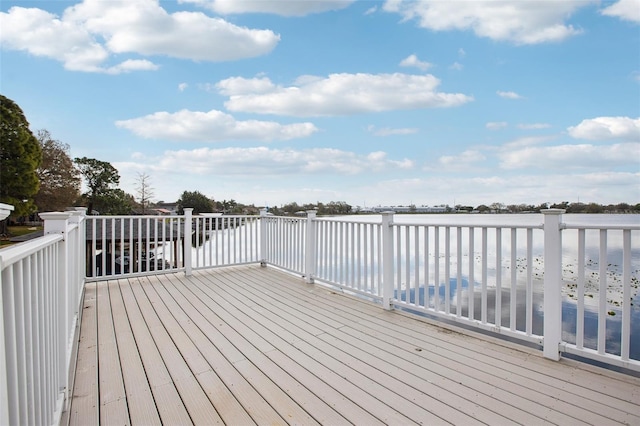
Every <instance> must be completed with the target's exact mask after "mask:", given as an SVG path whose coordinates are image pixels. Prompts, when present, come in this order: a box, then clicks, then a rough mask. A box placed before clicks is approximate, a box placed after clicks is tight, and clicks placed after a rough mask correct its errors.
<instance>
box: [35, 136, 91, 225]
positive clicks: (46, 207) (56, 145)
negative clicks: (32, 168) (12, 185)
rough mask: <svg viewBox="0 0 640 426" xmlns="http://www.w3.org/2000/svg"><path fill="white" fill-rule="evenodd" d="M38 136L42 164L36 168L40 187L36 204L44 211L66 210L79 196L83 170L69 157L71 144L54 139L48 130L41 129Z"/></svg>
mask: <svg viewBox="0 0 640 426" xmlns="http://www.w3.org/2000/svg"><path fill="white" fill-rule="evenodd" d="M37 139H38V142H39V143H40V149H41V150H42V163H41V164H40V167H38V170H37V171H36V172H37V174H38V178H39V179H40V190H39V191H38V194H37V195H36V196H35V203H36V205H37V206H38V210H39V211H41V212H47V211H64V210H65V209H66V208H67V207H69V206H72V205H73V203H75V201H76V200H77V199H78V196H79V195H80V172H79V171H78V169H77V168H76V167H75V165H74V164H73V161H72V160H71V157H69V145H67V144H64V143H62V142H60V141H57V140H54V139H53V138H52V137H51V134H50V133H49V132H48V131H47V130H39V131H38V133H37Z"/></svg>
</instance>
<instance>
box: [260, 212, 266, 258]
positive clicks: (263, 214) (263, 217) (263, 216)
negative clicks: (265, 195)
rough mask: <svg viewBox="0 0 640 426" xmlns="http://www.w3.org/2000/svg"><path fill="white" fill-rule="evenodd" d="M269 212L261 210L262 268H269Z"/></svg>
mask: <svg viewBox="0 0 640 426" xmlns="http://www.w3.org/2000/svg"><path fill="white" fill-rule="evenodd" d="M266 219H267V210H266V209H262V210H260V266H262V267H265V266H267V221H266Z"/></svg>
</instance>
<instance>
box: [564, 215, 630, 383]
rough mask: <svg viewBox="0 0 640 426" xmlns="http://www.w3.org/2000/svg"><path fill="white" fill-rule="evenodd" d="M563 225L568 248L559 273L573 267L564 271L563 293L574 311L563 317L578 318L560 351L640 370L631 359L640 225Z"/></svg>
mask: <svg viewBox="0 0 640 426" xmlns="http://www.w3.org/2000/svg"><path fill="white" fill-rule="evenodd" d="M563 229H564V231H563V241H564V242H565V245H566V246H570V250H567V251H566V252H564V253H563V271H566V270H569V271H572V270H573V269H575V271H576V272H575V273H574V274H563V281H564V284H565V289H566V292H567V293H568V295H569V297H571V298H572V299H574V300H575V301H576V302H575V305H574V308H575V313H574V312H573V311H571V312H570V313H566V314H565V315H571V316H573V315H575V318H576V321H575V326H573V324H572V327H571V328H570V329H569V330H568V332H567V330H565V333H564V334H567V335H568V338H563V340H562V344H561V350H562V351H563V352H566V353H570V354H576V355H579V356H583V357H586V358H591V359H594V360H597V361H601V362H604V363H607V364H614V365H620V366H623V367H627V368H633V369H635V370H640V368H638V360H637V359H635V360H634V359H631V358H630V352H631V345H632V341H631V336H632V334H631V333H632V324H633V320H634V319H635V324H636V326H637V324H638V321H640V310H639V309H637V308H636V309H635V310H634V309H632V304H633V303H635V304H636V306H637V304H638V298H637V297H638V296H639V295H640V292H639V291H638V288H639V286H640V281H639V278H640V276H639V274H638V273H639V272H640V267H639V266H638V258H639V256H640V247H639V246H638V236H639V234H640V226H638V225H636V226H632V225H627V226H609V227H606V228H603V227H598V226H589V225H584V224H579V223H570V222H568V223H564V224H563ZM567 243H568V244H567ZM572 266H575V268H572ZM603 295H604V296H605V297H602V296H603ZM632 314H635V316H634V318H633V319H632ZM611 336H614V337H617V338H611ZM639 343H640V342H635V344H636V345H638V344H639ZM636 350H637V349H636Z"/></svg>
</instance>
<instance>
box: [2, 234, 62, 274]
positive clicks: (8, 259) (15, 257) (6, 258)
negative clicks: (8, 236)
mask: <svg viewBox="0 0 640 426" xmlns="http://www.w3.org/2000/svg"><path fill="white" fill-rule="evenodd" d="M63 239H64V237H63V236H62V235H60V234H52V235H44V236H42V237H40V238H36V239H33V240H29V241H25V242H23V243H21V244H18V245H15V246H9V247H5V248H3V249H2V250H0V269H4V268H6V267H8V266H11V265H13V264H14V263H16V262H18V261H20V260H22V259H24V258H26V257H29V256H31V255H32V254H34V253H36V252H38V251H41V250H42V249H43V248H45V247H48V246H51V245H53V244H55V243H57V242H58V241H62V240H63Z"/></svg>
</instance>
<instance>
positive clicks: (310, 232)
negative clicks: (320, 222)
mask: <svg viewBox="0 0 640 426" xmlns="http://www.w3.org/2000/svg"><path fill="white" fill-rule="evenodd" d="M315 219H316V211H315V210H307V235H306V238H305V243H306V244H305V245H306V247H305V265H304V272H305V275H304V279H305V282H306V283H307V284H313V277H315V275H316V222H315Z"/></svg>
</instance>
